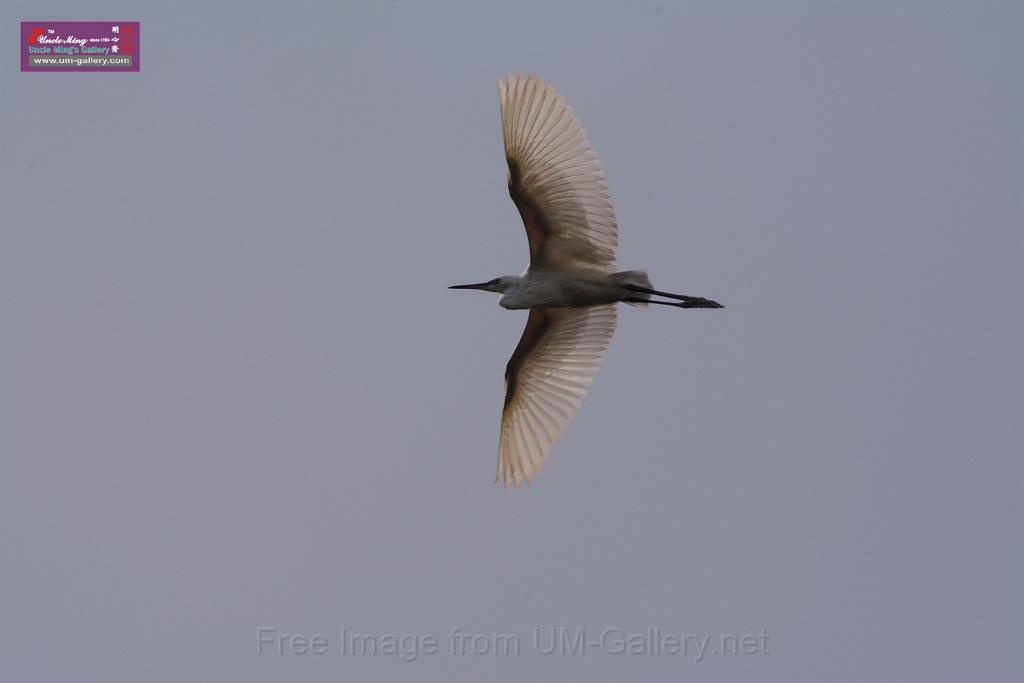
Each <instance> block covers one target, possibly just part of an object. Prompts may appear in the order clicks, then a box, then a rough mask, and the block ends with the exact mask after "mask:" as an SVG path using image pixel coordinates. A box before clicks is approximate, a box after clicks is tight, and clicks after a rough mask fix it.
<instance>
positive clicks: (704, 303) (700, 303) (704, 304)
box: [619, 296, 723, 308]
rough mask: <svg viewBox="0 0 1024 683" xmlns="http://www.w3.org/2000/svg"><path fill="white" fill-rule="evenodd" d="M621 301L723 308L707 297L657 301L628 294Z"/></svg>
mask: <svg viewBox="0 0 1024 683" xmlns="http://www.w3.org/2000/svg"><path fill="white" fill-rule="evenodd" d="M694 298H699V297H694ZM619 301H622V302H624V303H627V304H658V305H659V306H675V307H676V308H723V306H722V305H721V304H718V303H715V302H714V301H708V300H707V299H704V300H703V301H655V300H654V299H641V298H640V297H638V296H627V297H626V298H624V299H619Z"/></svg>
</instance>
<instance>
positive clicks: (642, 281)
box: [612, 270, 654, 308]
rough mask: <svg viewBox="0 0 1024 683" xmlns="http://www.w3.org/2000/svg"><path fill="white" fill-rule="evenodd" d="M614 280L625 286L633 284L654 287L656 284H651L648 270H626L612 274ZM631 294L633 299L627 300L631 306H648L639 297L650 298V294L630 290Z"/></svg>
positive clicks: (648, 287) (645, 287)
mask: <svg viewBox="0 0 1024 683" xmlns="http://www.w3.org/2000/svg"><path fill="white" fill-rule="evenodd" d="M612 281H613V282H616V283H618V284H620V285H622V286H623V287H626V286H627V285H628V286H632V287H640V288H642V289H654V285H652V284H651V278H649V277H647V271H646V270H624V271H622V272H619V273H614V274H613V275H612ZM629 296H630V298H631V299H633V301H627V302H626V303H627V304H629V305H630V306H639V307H641V308H647V302H646V301H637V299H650V298H651V295H650V294H643V293H639V292H636V291H635V290H629Z"/></svg>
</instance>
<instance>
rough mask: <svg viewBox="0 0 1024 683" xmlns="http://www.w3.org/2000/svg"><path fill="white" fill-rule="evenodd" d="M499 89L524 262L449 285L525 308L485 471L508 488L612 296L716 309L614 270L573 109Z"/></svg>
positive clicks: (549, 98)
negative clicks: (493, 463)
mask: <svg viewBox="0 0 1024 683" xmlns="http://www.w3.org/2000/svg"><path fill="white" fill-rule="evenodd" d="M498 95H499V98H500V101H501V129H502V134H503V136H504V141H505V160H506V161H507V162H508V191H509V194H510V195H512V201H513V202H514V203H515V205H516V208H518V209H519V215H520V216H521V217H522V219H523V225H525V227H526V238H527V241H528V242H529V245H530V265H529V266H527V268H526V270H524V271H523V272H522V274H520V275H503V276H501V277H496V278H494V279H493V280H489V281H487V282H480V283H476V284H470V285H453V286H452V287H450V288H449V289H482V290H485V291H488V292H498V293H500V294H501V295H502V296H501V299H500V300H499V301H498V303H499V304H500V305H501V306H502V307H503V308H509V309H524V308H525V309H529V311H530V317H529V318H528V319H527V321H526V329H524V330H523V336H522V338H520V340H519V345H518V346H517V347H516V350H515V351H514V352H513V353H512V357H511V358H510V359H509V361H508V365H507V366H506V368H505V404H504V407H503V408H502V413H501V438H500V442H499V447H498V474H497V477H496V478H495V481H501V482H502V483H503V484H504V486H505V488H508V486H509V484H514V485H515V487H516V488H519V485H520V484H521V483H522V481H523V480H524V479H525V480H526V481H527V483H529V482H532V481H533V477H534V475H535V474H536V473H537V471H538V470H539V469H540V467H541V465H542V464H543V462H544V460H545V459H546V458H547V456H548V453H549V452H550V451H551V446H552V445H553V444H554V442H555V440H556V439H557V438H558V435H559V434H560V433H561V432H562V430H564V429H565V427H566V425H568V423H569V420H571V419H572V417H573V415H575V413H576V411H577V409H578V408H579V407H580V404H581V403H582V401H583V395H584V394H585V393H586V390H587V387H589V386H590V383H591V382H592V381H593V379H594V375H595V374H597V368H598V366H599V365H600V364H601V359H602V358H603V357H604V353H605V350H606V349H607V348H608V343H609V341H610V340H611V337H612V333H613V332H614V331H615V322H616V307H615V304H616V303H618V302H620V301H622V302H625V303H628V304H632V305H636V306H646V305H647V304H658V305H662V306H675V307H677V308H721V307H722V306H721V305H720V304H718V303H716V302H714V301H711V300H709V299H705V298H703V297H697V296H683V295H681V294H669V293H668V292H660V291H658V290H656V289H654V288H653V285H652V284H651V281H650V280H649V279H648V277H647V273H646V272H645V271H643V270H626V271H620V270H618V266H617V264H616V262H615V254H616V251H617V248H618V225H617V223H616V222H615V213H614V211H613V210H612V199H611V195H610V194H609V193H608V183H607V182H606V181H605V177H604V171H603V170H602V169H601V162H600V161H599V160H598V158H597V154H595V153H594V150H593V149H592V148H591V147H590V143H589V142H587V136H586V132H585V131H584V130H583V126H582V125H580V121H579V119H578V118H577V117H576V114H575V113H574V112H573V110H572V107H570V106H569V105H568V103H566V101H565V99H564V98H563V97H562V96H561V95H559V94H558V93H556V92H555V89H554V88H553V87H552V86H551V85H549V84H547V83H545V82H544V81H543V80H542V79H540V78H539V77H537V76H532V75H531V76H526V77H524V76H523V74H522V73H520V74H519V75H518V76H513V75H511V74H509V75H508V76H507V77H506V78H504V79H502V78H499V79H498ZM652 296H659V297H664V298H666V299H670V301H664V300H656V299H652V298H651V297H652Z"/></svg>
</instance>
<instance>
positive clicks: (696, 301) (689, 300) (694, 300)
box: [621, 285, 723, 308]
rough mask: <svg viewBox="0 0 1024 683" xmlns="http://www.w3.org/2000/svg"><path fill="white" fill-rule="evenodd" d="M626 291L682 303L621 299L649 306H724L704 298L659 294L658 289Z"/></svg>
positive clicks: (637, 288) (636, 288) (643, 288)
mask: <svg viewBox="0 0 1024 683" xmlns="http://www.w3.org/2000/svg"><path fill="white" fill-rule="evenodd" d="M625 287H626V289H628V290H629V291H631V292H639V293H640V294H651V295H653V296H664V297H668V298H669V299H678V300H679V302H680V303H678V304H673V303H670V302H668V301H651V300H649V299H641V298H639V297H627V298H625V299H621V301H628V302H631V303H640V302H643V303H649V304H663V305H667V306H678V307H679V308H723V306H722V304H720V303H718V302H717V301H712V300H711V299H705V298H704V297H702V296H686V295H684V294H670V293H669V292H659V291H658V290H656V289H648V288H647V287H641V286H639V285H625Z"/></svg>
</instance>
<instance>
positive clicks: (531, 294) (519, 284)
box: [498, 267, 650, 309]
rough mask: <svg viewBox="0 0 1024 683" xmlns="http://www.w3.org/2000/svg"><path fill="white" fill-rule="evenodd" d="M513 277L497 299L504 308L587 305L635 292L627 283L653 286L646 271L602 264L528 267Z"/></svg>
mask: <svg viewBox="0 0 1024 683" xmlns="http://www.w3.org/2000/svg"><path fill="white" fill-rule="evenodd" d="M508 277H510V278H511V277H514V278H515V280H511V286H510V287H509V288H508V289H506V290H505V291H504V293H503V294H502V296H501V298H500V299H499V300H498V303H499V304H500V305H501V307H502V308H509V309H522V308H538V307H539V308H585V307H587V306H600V305H602V304H613V303H616V302H617V301H621V300H622V299H623V298H625V297H628V296H631V295H632V294H633V293H632V292H630V290H628V289H626V285H627V284H636V285H640V286H647V287H649V286H650V282H648V281H647V276H646V275H645V274H644V273H643V271H624V272H621V273H616V272H607V271H605V270H602V269H600V268H587V267H576V268H568V269H564V270H556V269H553V268H543V269H539V270H534V269H532V268H527V269H526V271H525V272H523V274H522V275H519V276H508Z"/></svg>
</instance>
